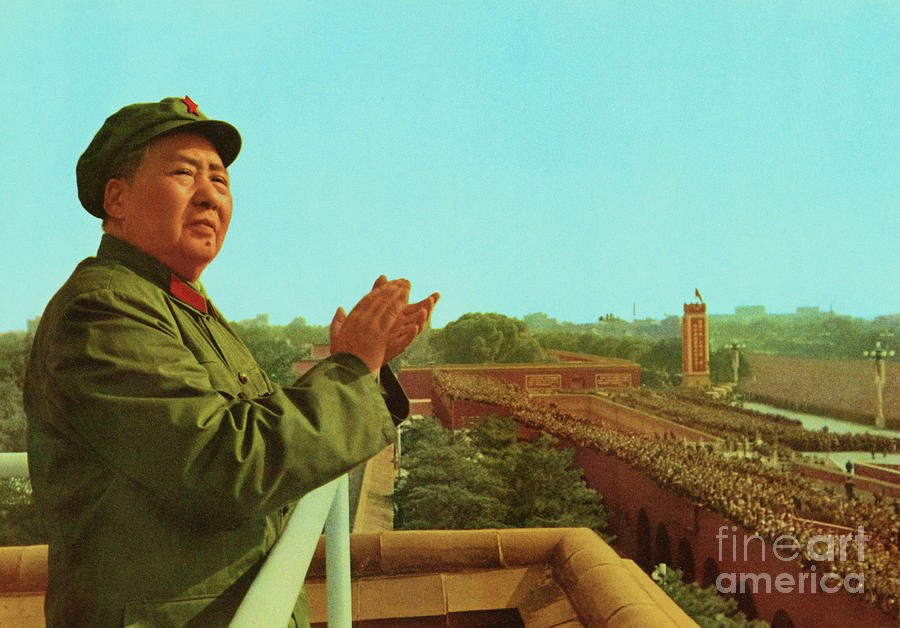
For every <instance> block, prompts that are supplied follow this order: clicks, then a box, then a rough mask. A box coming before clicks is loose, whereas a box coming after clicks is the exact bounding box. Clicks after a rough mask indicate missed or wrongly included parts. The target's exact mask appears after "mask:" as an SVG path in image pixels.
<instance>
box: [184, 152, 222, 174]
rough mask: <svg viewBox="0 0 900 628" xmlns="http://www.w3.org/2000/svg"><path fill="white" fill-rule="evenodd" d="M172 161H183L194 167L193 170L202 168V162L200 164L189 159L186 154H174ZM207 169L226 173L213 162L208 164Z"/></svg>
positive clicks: (194, 159)
mask: <svg viewBox="0 0 900 628" xmlns="http://www.w3.org/2000/svg"><path fill="white" fill-rule="evenodd" d="M172 161H183V162H186V163H189V164H190V165H192V166H194V168H200V167H202V166H203V162H201V161H200V160H199V159H196V158H194V157H191V156H190V155H188V154H186V153H175V155H174V156H173V157H172ZM209 169H210V170H216V171H220V172H228V169H227V168H226V167H225V166H223V165H222V164H220V163H218V162H214V161H211V162H209Z"/></svg>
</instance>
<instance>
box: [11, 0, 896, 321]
mask: <svg viewBox="0 0 900 628" xmlns="http://www.w3.org/2000/svg"><path fill="white" fill-rule="evenodd" d="M0 4H2V9H3V10H2V18H0V70H2V76H3V79H4V81H3V83H4V86H5V87H4V89H5V90H6V94H5V96H6V97H5V98H3V99H2V100H0V120H2V122H0V172H2V176H0V198H2V201H3V204H2V209H0V212H2V217H3V223H2V224H3V225H4V228H3V231H2V238H3V246H2V249H0V251H2V252H0V270H2V272H3V275H4V277H5V279H6V283H7V285H8V286H10V287H11V292H10V295H9V296H8V297H7V298H5V299H3V300H0V330H6V329H22V328H24V326H25V320H26V319H27V318H31V317H34V316H36V315H38V314H40V312H41V310H42V309H43V307H44V305H45V304H46V302H47V300H48V299H49V298H50V296H51V295H52V293H53V292H54V291H55V290H56V289H57V288H58V287H59V285H60V284H62V282H63V281H64V280H65V278H66V277H67V276H68V274H69V273H70V272H71V270H72V268H73V267H74V266H75V264H76V263H77V262H78V261H79V260H80V259H82V258H83V257H86V256H88V255H92V254H93V253H94V252H95V251H96V246H97V242H98V240H99V235H100V225H99V221H98V220H97V219H95V218H93V217H91V216H90V215H89V214H87V212H85V211H84V210H83V209H81V207H80V205H79V204H78V200H77V196H76V190H75V161H76V160H77V158H78V156H79V155H80V153H81V152H82V151H83V150H84V148H85V147H86V146H87V144H88V142H89V141H90V139H91V137H92V136H93V134H94V133H95V132H96V131H97V129H98V128H99V127H100V125H101V124H102V122H103V120H104V119H105V118H106V117H107V116H108V115H110V114H111V113H113V112H114V111H115V110H117V109H118V108H120V107H121V106H123V105H125V104H128V103H131V102H146V101H156V100H160V99H161V98H163V97H166V96H179V97H180V96H184V95H185V94H189V95H190V96H191V98H192V99H193V100H194V101H196V102H197V103H198V104H199V105H200V107H201V109H203V110H204V111H205V112H206V113H207V114H208V115H209V116H211V117H216V118H222V119H225V120H228V121H230V122H231V123H233V124H234V125H235V126H236V127H237V128H238V129H239V130H240V131H241V134H242V135H243V138H244V148H243V151H242V152H241V154H240V156H239V157H238V159H237V161H236V162H235V164H234V165H233V167H232V168H231V174H232V181H233V189H234V195H235V215H234V219H233V221H232V226H231V231H230V232H229V235H228V238H227V240H226V242H225V247H224V249H223V251H222V253H221V254H220V256H219V258H218V259H217V260H216V261H215V262H213V264H212V265H211V266H210V267H209V269H208V270H207V271H206V273H204V276H203V281H204V284H205V285H206V287H207V289H208V291H209V292H210V294H211V296H212V298H213V300H214V301H215V302H216V304H217V305H218V306H219V308H220V309H221V310H222V311H223V312H224V313H225V314H226V316H228V317H229V318H232V319H242V318H249V317H252V316H254V315H255V314H256V313H257V312H268V313H269V314H270V315H271V319H272V322H274V323H286V322H288V321H290V320H291V319H292V318H294V317H295V316H304V317H305V318H306V319H307V320H308V321H310V322H313V323H326V322H328V321H329V320H330V318H331V315H332V314H333V312H334V310H335V308H336V307H337V306H338V305H344V306H345V307H349V306H352V305H353V303H354V302H355V301H356V299H357V298H358V297H359V296H361V295H362V293H363V292H365V291H366V290H367V289H368V288H369V286H370V285H371V283H372V281H373V280H374V279H375V277H376V276H377V275H378V274H379V273H386V274H387V275H388V276H390V277H394V276H398V275H403V276H406V277H408V278H409V279H410V280H411V281H412V284H413V295H412V296H413V298H422V297H424V296H425V295H427V294H428V293H430V292H431V291H433V290H440V291H441V293H442V295H443V298H442V300H441V302H440V304H439V305H438V307H437V310H436V311H435V316H434V324H435V325H437V326H442V325H444V324H446V323H447V322H448V321H450V320H454V319H455V318H457V317H459V316H460V315H462V314H464V313H465V312H469V311H481V312H485V311H495V312H501V313H504V314H508V315H511V316H522V315H524V314H527V313H529V312H537V311H543V312H547V313H548V314H550V316H553V317H556V318H559V319H561V320H572V321H576V322H586V321H592V320H596V318H597V317H598V316H600V315H602V314H605V313H607V312H613V313H615V314H617V315H619V316H623V317H626V318H631V314H632V306H633V304H636V305H637V315H638V317H639V318H643V317H654V318H659V317H662V316H663V315H664V314H666V313H669V314H679V313H680V312H681V305H682V303H683V302H684V301H686V300H691V299H693V294H694V288H695V287H697V288H699V289H700V291H701V292H702V293H703V296H704V299H705V300H706V302H707V303H708V305H709V310H710V311H711V312H713V313H727V312H731V311H733V308H734V306H735V305H748V304H761V305H765V306H766V307H767V308H768V310H769V311H770V312H788V311H793V310H794V308H795V307H796V306H798V305H804V306H808V305H817V306H820V307H821V308H822V309H828V308H830V307H831V306H832V305H833V306H834V308H835V310H836V311H838V312H839V313H846V314H853V315H856V316H864V317H871V316H875V315H878V314H888V313H897V312H900V290H898V288H897V271H898V269H900V243H898V241H897V234H898V232H900V229H898V227H900V211H898V199H900V176H898V174H900V173H898V165H900V159H898V158H900V43H898V42H900V3H897V2H894V1H890V2H888V1H881V2H866V1H859V0H853V1H850V0H848V1H846V2H827V1H824V2H823V1H821V0H816V1H814V2H786V1H780V2H764V1H752V2H751V1H746V2H744V1H742V2H737V1H723V0H717V1H715V2H693V1H692V2H662V1H654V2H635V1H629V2H624V1H623V2H603V1H597V2H586V1H584V2H550V1H544V2H522V1H518V0H517V1H515V2H483V1H477V2H476V1H473V2H412V1H407V2H387V1H383V0H379V1H378V2H362V1H359V2H336V1H328V2H282V3H264V2H241V3H238V2H231V1H228V0H224V1H220V2H206V1H204V0H183V1H179V2H159V1H156V2H124V1H121V2H102V3H101V2H77V3H76V2H69V3H65V2H41V1H38V2H33V1H29V2H24V1H20V0H5V1H3V2H2V3H0Z"/></svg>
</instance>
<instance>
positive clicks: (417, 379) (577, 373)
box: [398, 360, 641, 399]
mask: <svg viewBox="0 0 900 628" xmlns="http://www.w3.org/2000/svg"><path fill="white" fill-rule="evenodd" d="M621 362H623V364H621V365H613V366H610V365H608V364H605V363H604V362H589V361H586V362H569V361H564V362H554V363H543V364H497V365H485V364H471V365H469V364H448V365H442V366H434V367H430V366H429V367H404V368H403V369H401V370H400V374H399V376H398V377H399V379H400V384H401V385H402V386H403V389H404V390H405V391H406V394H407V396H408V397H409V398H410V399H427V398H429V397H431V396H432V391H433V387H434V384H433V381H432V380H433V372H434V371H435V370H441V371H448V372H452V373H462V374H466V375H481V376H483V377H493V378H496V379H502V380H505V381H508V382H511V383H513V384H516V385H517V386H519V387H520V388H521V389H522V390H529V392H535V388H533V387H532V388H531V389H529V388H528V386H526V383H527V382H526V378H527V377H528V376H534V375H554V376H559V389H561V390H572V391H585V390H590V391H593V390H596V387H595V383H596V378H597V376H598V375H599V376H614V377H622V378H624V380H627V382H628V386H630V387H633V388H639V387H640V385H641V370H640V367H639V366H638V365H637V364H634V363H628V362H626V361H625V360H622V361H621ZM548 392H549V391H548Z"/></svg>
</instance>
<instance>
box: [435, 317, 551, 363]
mask: <svg viewBox="0 0 900 628" xmlns="http://www.w3.org/2000/svg"><path fill="white" fill-rule="evenodd" d="M430 343H431V346H432V348H433V349H434V350H435V351H436V352H437V353H438V354H439V356H440V359H441V360H442V361H443V363H445V364H484V363H508V362H540V361H544V360H546V359H547V354H546V352H545V351H544V350H543V348H542V347H541V346H540V345H539V344H538V342H537V340H536V339H535V338H534V336H533V335H532V334H531V331H530V330H529V329H528V327H527V326H526V325H525V323H523V322H522V321H520V320H518V319H515V318H510V317H508V316H504V315H503V314H496V313H487V314H482V313H471V312H470V313H469V314H463V315H462V316H461V317H460V318H458V319H456V320H455V321H453V322H451V323H447V325H446V326H445V327H444V328H443V329H439V330H435V331H434V333H433V334H432V335H431V338H430Z"/></svg>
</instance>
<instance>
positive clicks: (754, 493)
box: [436, 372, 900, 616]
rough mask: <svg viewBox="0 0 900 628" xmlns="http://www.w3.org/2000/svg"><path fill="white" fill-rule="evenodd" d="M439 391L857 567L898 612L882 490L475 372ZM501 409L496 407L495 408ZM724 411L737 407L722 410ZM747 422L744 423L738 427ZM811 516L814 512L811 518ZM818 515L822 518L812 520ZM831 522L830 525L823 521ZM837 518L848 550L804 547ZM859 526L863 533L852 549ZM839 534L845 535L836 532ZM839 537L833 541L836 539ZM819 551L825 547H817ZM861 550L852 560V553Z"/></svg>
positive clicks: (891, 534)
mask: <svg viewBox="0 0 900 628" xmlns="http://www.w3.org/2000/svg"><path fill="white" fill-rule="evenodd" d="M436 386H437V388H438V389H439V391H441V392H443V393H444V394H445V395H447V396H448V397H450V398H451V399H459V400H468V401H477V402H480V403H485V404H493V405H497V406H503V407H505V408H508V409H509V411H510V412H511V413H512V414H514V415H515V416H516V417H517V418H518V419H519V420H520V421H521V422H523V423H525V424H527V425H529V426H531V427H534V428H538V429H541V430H543V431H546V432H549V433H551V434H554V435H556V436H558V437H561V438H565V439H567V440H570V441H572V442H575V443H578V444H580V445H583V446H587V447H591V448H593V449H595V450H597V451H600V452H602V453H604V454H606V455H610V456H614V457H616V458H618V459H620V460H623V461H624V462H626V463H628V464H629V465H631V466H632V467H634V468H636V469H638V470H640V471H642V472H643V473H645V474H647V475H648V476H649V477H650V478H652V479H653V480H654V481H655V482H656V483H657V484H659V485H660V486H663V487H665V488H667V489H669V490H671V491H672V492H674V493H676V494H678V495H680V496H683V497H686V498H689V499H691V500H693V501H695V502H697V503H698V504H700V505H701V506H703V507H705V508H708V509H710V510H713V511H715V512H718V513H720V514H721V515H723V516H724V517H726V518H728V519H729V520H731V521H733V522H734V523H736V524H737V525H739V526H741V527H743V528H744V529H745V530H748V531H749V532H751V533H753V534H758V535H759V536H761V537H762V538H764V539H766V540H767V541H769V542H774V541H775V540H776V539H777V538H778V537H779V536H781V535H790V536H792V537H793V538H795V539H797V540H798V541H799V543H800V544H801V545H802V546H803V548H804V550H803V555H802V559H801V560H802V563H803V565H804V566H806V567H809V566H812V565H815V566H816V571H817V572H818V573H827V572H833V573H836V574H839V575H841V576H842V577H846V576H848V575H849V574H853V573H857V574H859V573H861V574H863V576H864V581H865V587H864V593H863V594H862V595H864V596H865V599H866V601H868V602H869V603H871V604H874V605H876V606H878V607H879V608H881V609H882V610H884V611H886V612H888V613H890V614H891V615H893V616H896V615H897V613H898V599H900V505H898V504H897V503H894V502H888V501H886V500H882V499H877V500H872V501H869V500H861V499H848V498H847V497H845V496H844V495H843V494H842V492H841V491H837V490H834V489H833V488H832V489H831V490H829V488H828V487H826V488H825V489H820V488H818V487H816V486H815V484H814V483H812V482H811V481H809V480H807V479H806V478H804V477H802V476H800V475H797V474H794V473H793V472H792V471H791V469H790V467H789V465H786V464H772V463H771V462H770V461H767V460H765V459H761V458H746V457H740V456H727V455H725V452H724V451H722V450H721V449H720V448H719V447H716V446H713V445H711V444H699V443H688V442H684V441H677V440H672V439H667V438H654V437H648V436H635V435H631V434H626V433H624V432H620V431H617V430H614V429H611V428H610V427H607V426H605V425H603V423H602V421H600V420H599V419H595V418H591V417H584V416H574V415H571V414H567V413H565V412H562V411H561V410H559V409H558V408H557V407H555V406H554V405H553V404H552V403H551V404H548V403H546V402H543V401H541V400H539V399H533V398H530V397H529V396H528V395H527V394H526V393H525V392H524V391H522V390H520V389H519V388H518V387H516V386H515V385H514V384H511V383H508V382H505V381H502V380H499V379H492V378H487V377H481V376H473V375H463V374H455V373H454V374H450V373H446V372H440V373H437V374H436ZM499 411H501V410H499V409H498V412H499ZM725 414H726V416H727V418H726V419H723V420H726V421H730V420H736V419H735V418H734V417H736V416H741V415H735V414H732V413H725ZM746 431H747V428H746V427H745V428H743V432H744V433H746ZM811 520H814V521H811ZM819 522H821V523H819ZM828 524H831V525H828ZM831 526H844V527H846V528H847V529H849V530H852V532H849V531H848V532H847V533H846V534H843V535H842V536H843V537H846V538H848V539H849V540H848V541H846V555H845V558H846V560H841V557H840V556H835V557H834V560H826V561H821V560H816V558H821V556H819V557H814V556H812V555H810V554H809V553H808V551H807V550H806V547H807V541H808V540H809V539H810V538H811V537H813V536H816V535H827V534H835V533H836V528H834V527H831ZM859 526H862V527H863V528H864V530H865V534H866V535H867V536H868V538H867V539H866V540H865V542H864V546H863V547H862V551H861V552H858V551H857V546H856V537H855V535H856V532H857V529H858V527H859ZM839 542H840V543H844V542H845V541H843V540H842V539H839ZM838 547H841V545H840V544H838ZM816 551H817V552H820V553H822V552H824V548H816ZM860 555H861V556H862V557H863V559H862V560H861V561H858V560H857V558H858V557H859V556H860Z"/></svg>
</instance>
